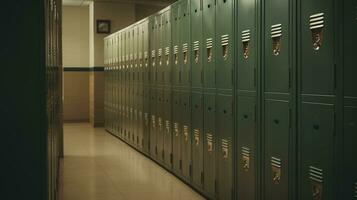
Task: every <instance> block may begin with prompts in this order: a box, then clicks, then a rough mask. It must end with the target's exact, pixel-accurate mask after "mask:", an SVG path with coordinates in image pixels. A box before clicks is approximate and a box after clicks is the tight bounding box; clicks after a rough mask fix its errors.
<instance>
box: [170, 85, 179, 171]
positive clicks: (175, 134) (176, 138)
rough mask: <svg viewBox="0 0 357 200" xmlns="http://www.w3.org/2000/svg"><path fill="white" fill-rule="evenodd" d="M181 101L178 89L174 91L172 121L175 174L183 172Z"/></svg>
mask: <svg viewBox="0 0 357 200" xmlns="http://www.w3.org/2000/svg"><path fill="white" fill-rule="evenodd" d="M180 111H181V101H180V93H179V92H178V91H177V90H173V92H172V122H173V127H172V128H173V130H172V131H173V133H172V134H173V135H172V137H173V139H172V154H173V171H174V173H175V174H181V121H180V120H181V116H180Z"/></svg>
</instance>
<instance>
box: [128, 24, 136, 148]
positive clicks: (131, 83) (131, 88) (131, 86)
mask: <svg viewBox="0 0 357 200" xmlns="http://www.w3.org/2000/svg"><path fill="white" fill-rule="evenodd" d="M134 30H135V29H134V26H130V38H129V45H130V47H129V48H130V54H129V55H130V57H129V59H130V60H129V61H130V65H129V92H130V94H129V107H130V118H129V131H130V132H129V138H130V140H129V141H130V143H131V144H133V145H134V141H135V124H134V105H135V96H134V95H135V87H134V73H135V72H134V47H135V45H134V42H135V32H134Z"/></svg>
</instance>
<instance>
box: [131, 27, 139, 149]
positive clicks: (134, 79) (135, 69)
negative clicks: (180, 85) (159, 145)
mask: <svg viewBox="0 0 357 200" xmlns="http://www.w3.org/2000/svg"><path fill="white" fill-rule="evenodd" d="M138 27H139V26H138V24H135V25H133V71H132V83H133V100H132V101H133V121H132V129H133V139H132V140H133V144H134V145H135V146H136V147H138V145H139V143H138V140H139V135H138V128H139V126H138V108H137V107H138V99H139V97H138V96H139V91H138V85H137V76H136V75H137V72H138V61H137V56H138V44H139V37H138V32H139V31H138Z"/></svg>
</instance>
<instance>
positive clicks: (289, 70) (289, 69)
mask: <svg viewBox="0 0 357 200" xmlns="http://www.w3.org/2000/svg"><path fill="white" fill-rule="evenodd" d="M288 72H289V89H290V88H291V67H289V68H288Z"/></svg>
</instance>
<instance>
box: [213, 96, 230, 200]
mask: <svg viewBox="0 0 357 200" xmlns="http://www.w3.org/2000/svg"><path fill="white" fill-rule="evenodd" d="M216 124H217V134H218V149H217V162H218V174H217V180H218V183H217V187H218V188H217V189H218V193H217V199H220V200H223V199H224V200H226V199H227V200H228V199H232V198H233V97H232V95H231V94H217V95H216Z"/></svg>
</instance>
